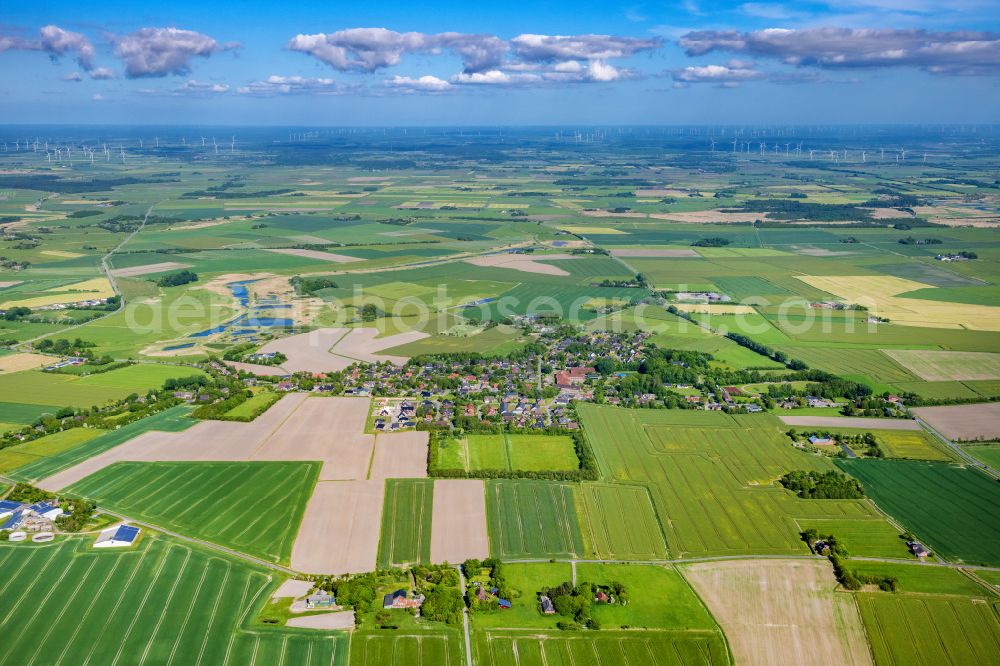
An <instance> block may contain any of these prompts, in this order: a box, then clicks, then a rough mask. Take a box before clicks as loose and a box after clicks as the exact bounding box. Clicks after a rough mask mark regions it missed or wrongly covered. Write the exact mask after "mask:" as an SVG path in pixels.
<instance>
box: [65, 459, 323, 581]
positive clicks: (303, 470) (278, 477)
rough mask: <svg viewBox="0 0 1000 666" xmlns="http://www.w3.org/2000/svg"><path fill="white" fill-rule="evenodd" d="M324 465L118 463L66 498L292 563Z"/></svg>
mask: <svg viewBox="0 0 1000 666" xmlns="http://www.w3.org/2000/svg"><path fill="white" fill-rule="evenodd" d="M320 466H321V465H320V463H306V462H181V463H175V462H155V463H148V462H147V463H129V462H120V463H115V464H114V465H111V466H110V467H106V468H104V469H103V470H101V471H100V472H97V473H96V474H92V475H90V476H88V477H87V478H86V479H84V480H83V481H80V482H78V483H75V484H73V485H72V486H70V487H69V488H67V489H66V492H67V493H69V494H74V495H81V496H83V497H87V498H90V499H93V500H96V501H97V502H98V504H100V505H101V506H106V507H107V508H109V509H111V510H113V511H120V512H122V513H124V514H126V515H129V516H133V517H135V518H136V519H138V520H145V521H149V522H151V523H153V524H154V525H160V526H162V527H164V528H168V529H171V530H174V531H176V532H178V533H180V534H185V535H189V536H193V537H197V538H199V539H204V540H206V541H211V542H212V543H216V544H218V545H220V546H226V547H227V548H232V549H234V550H238V551H241V552H245V553H247V554H249V555H254V556H257V557H260V558H262V559H265V560H268V561H271V562H277V563H287V562H288V560H289V558H290V556H291V553H292V543H293V542H294V541H295V536H296V534H297V532H298V527H299V522H300V521H301V520H302V514H303V512H304V511H305V507H306V502H308V501H309V497H310V496H311V495H312V490H313V486H315V485H316V480H317V479H318V478H319V470H320Z"/></svg>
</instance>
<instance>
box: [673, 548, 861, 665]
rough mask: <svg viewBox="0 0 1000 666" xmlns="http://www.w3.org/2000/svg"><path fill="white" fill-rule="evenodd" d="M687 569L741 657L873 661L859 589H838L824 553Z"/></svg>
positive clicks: (742, 660)
mask: <svg viewBox="0 0 1000 666" xmlns="http://www.w3.org/2000/svg"><path fill="white" fill-rule="evenodd" d="M682 571H683V573H684V575H685V577H686V578H687V579H688V581H690V582H691V584H692V585H693V586H694V588H695V590H696V591H697V592H698V594H699V596H701V598H702V600H703V601H704V602H705V604H706V605H707V606H708V609H709V610H710V611H711V612H712V614H713V615H714V616H715V619H716V620H717V621H718V622H719V625H720V626H721V627H722V630H723V631H724V632H725V634H726V638H727V639H728V640H729V645H730V647H731V649H732V651H733V656H734V657H735V658H736V663H738V664H768V666H780V665H782V664H788V666H803V665H806V664H822V665H829V666H841V665H843V664H857V665H859V666H860V665H867V664H871V663H872V658H871V654H870V653H869V650H868V640H867V638H866V636H865V630H864V627H863V626H862V624H861V616H860V614H859V613H858V608H857V605H856V603H855V601H854V596H853V595H851V594H846V593H839V592H834V588H835V587H836V585H837V582H836V580H835V579H834V577H833V570H832V568H831V566H830V564H829V562H827V561H826V560H825V559H824V560H820V559H817V560H816V561H810V560H739V561H728V562H705V563H700V564H692V565H687V566H684V567H683V569H682Z"/></svg>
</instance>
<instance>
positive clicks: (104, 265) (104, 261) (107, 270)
mask: <svg viewBox="0 0 1000 666" xmlns="http://www.w3.org/2000/svg"><path fill="white" fill-rule="evenodd" d="M156 206H157V204H153V205H152V206H150V207H149V208H147V209H146V214H145V215H143V217H142V223H141V224H140V225H139V226H138V227H136V228H135V231H133V232H132V233H130V234H128V235H127V236H125V238H123V239H122V241H121V242H120V243H118V245H115V246H114V247H113V248H111V249H110V250H108V252H107V254H105V255H104V256H103V257H101V272H102V273H103V274H104V276H105V277H106V278H108V282H109V283H111V290H112V291H113V292H114V293H115V295H116V296H119V297H120V298H119V300H118V307H117V308H116V309H114V310H112V311H111V312H107V313H105V314H102V315H101V316H99V317H95V318H93V319H90V320H88V321H85V322H83V323H80V324H73V325H71V326H67V327H66V328H60V329H59V330H57V331H50V332H49V333H44V334H42V335H39V336H36V337H34V338H29V339H27V340H22V341H21V342H19V343H17V346H18V347H19V348H23V349H27V348H28V346H29V345H30V344H31V343H32V342H35V341H37V340H42V339H44V338H48V337H50V336H53V335H56V334H59V333H65V332H66V331H72V330H73V329H76V328H80V327H81V326H86V325H87V324H92V323H94V322H95V321H99V320H101V319H105V318H106V317H110V316H111V315H114V314H118V313H119V312H121V311H122V310H123V309H124V308H125V297H124V296H122V292H121V290H120V289H119V288H118V283H117V282H116V281H115V276H114V275H113V274H112V273H111V264H109V263H108V260H110V259H111V257H112V255H114V253H115V252H117V251H118V250H120V249H122V247H124V246H125V244H126V243H128V242H129V241H130V240H132V239H133V238H134V237H135V235H136V234H137V233H139V232H140V231H142V229H143V227H145V226H146V221H147V220H148V219H149V216H150V215H152V214H153V208H155V207H156Z"/></svg>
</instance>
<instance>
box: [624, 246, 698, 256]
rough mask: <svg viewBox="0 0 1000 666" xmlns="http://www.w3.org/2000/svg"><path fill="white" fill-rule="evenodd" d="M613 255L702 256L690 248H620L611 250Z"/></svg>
mask: <svg viewBox="0 0 1000 666" xmlns="http://www.w3.org/2000/svg"><path fill="white" fill-rule="evenodd" d="M611 256H613V257H637V258H644V257H698V256H701V255H699V254H698V253H697V252H695V251H694V250H692V249H690V248H646V249H643V248H619V249H617V250H611Z"/></svg>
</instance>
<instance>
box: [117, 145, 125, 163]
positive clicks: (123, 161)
mask: <svg viewBox="0 0 1000 666" xmlns="http://www.w3.org/2000/svg"><path fill="white" fill-rule="evenodd" d="M118 149H119V150H121V153H122V164H125V146H123V145H121V144H119V145H118Z"/></svg>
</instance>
